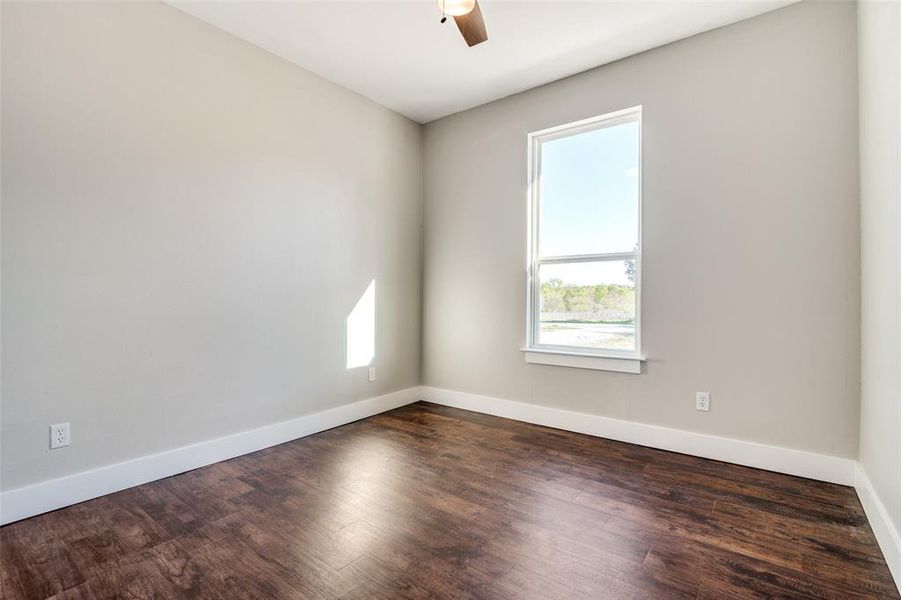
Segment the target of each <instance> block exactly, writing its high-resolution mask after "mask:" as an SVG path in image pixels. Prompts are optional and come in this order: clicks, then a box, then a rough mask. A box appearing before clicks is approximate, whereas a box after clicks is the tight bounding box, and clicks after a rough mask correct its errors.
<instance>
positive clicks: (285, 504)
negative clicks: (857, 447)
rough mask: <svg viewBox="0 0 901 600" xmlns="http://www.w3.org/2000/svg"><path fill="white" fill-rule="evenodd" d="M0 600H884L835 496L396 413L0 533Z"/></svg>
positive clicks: (625, 448) (430, 413) (849, 508)
mask: <svg viewBox="0 0 901 600" xmlns="http://www.w3.org/2000/svg"><path fill="white" fill-rule="evenodd" d="M0 549H2V550H0V552H2V568H0V573H2V580H0V583H2V597H3V598H10V599H11V598H46V597H53V598H59V599H62V598H109V597H126V598H150V597H155V598H156V597H158V598H253V599H260V598H359V599H380V598H385V599H389V598H390V599H394V598H515V599H524V598H540V599H550V598H616V599H621V598H717V599H720V598H751V597H755V598H856V597H868V598H898V594H897V591H896V588H895V586H894V584H893V582H892V580H891V576H890V575H889V572H888V569H887V567H886V565H885V562H884V560H883V558H882V555H881V554H880V552H879V548H878V546H877V545H876V541H875V539H874V538H873V533H872V531H871V530H870V527H869V525H868V524H867V521H866V518H865V517H864V513H863V510H862V509H861V506H860V503H859V502H858V500H857V497H856V495H855V493H854V490H853V489H851V488H847V487H841V486H837V485H830V484H826V483H820V482H816V481H810V480H805V479H799V478H795V477H789V476H785V475H778V474H774V473H769V472H766V471H758V470H754V469H749V468H744V467H738V466H734V465H728V464H724V463H718V462H714V461H709V460H704V459H699V458H693V457H689V456H684V455H680V454H674V453H670V452H662V451H658V450H651V449H648V448H642V447H640V446H634V445H630V444H624V443H619V442H612V441H607V440H603V439H598V438H592V437H588V436H583V435H578V434H573V433H567V432H563V431H558V430H554V429H547V428H543V427H538V426H533V425H528V424H524V423H518V422H515V421H508V420H505V419H499V418H495V417H489V416H485V415H480V414H477V413H471V412H466V411H461V410H455V409H451V408H445V407H441V406H436V405H431V404H426V403H418V404H414V405H411V406H407V407H404V408H401V409H398V410H395V411H392V412H390V413H385V414H382V415H378V416H376V417H372V418H370V419H366V420H364V421H359V422H357V423H353V424H350V425H346V426H344V427H339V428H337V429H333V430H330V431H326V432H323V433H320V434H317V435H313V436H310V437H307V438H303V439H300V440H297V441H294V442H291V443H288V444H284V445H281V446H277V447H274V448H270V449H267V450H263V451H261V452H257V453H254V454H251V455H247V456H244V457H241V458H237V459H234V460H230V461H227V462H223V463H219V464H215V465H212V466H209V467H206V468H203V469H198V470H196V471H191V472H189V473H184V474H182V475H178V476H176V477H170V478H168V479H163V480H161V481H157V482H154V483H150V484H147V485H143V486H140V487H137V488H133V489H130V490H126V491H123V492H119V493H117V494H113V495H110V496H106V497H103V498H98V499H96V500H92V501H90V502H85V503H83V504H79V505H76V506H72V507H69V508H67V509H63V510H59V511H56V512H53V513H49V514H45V515H41V516H38V517H34V518H32V519H28V520H25V521H21V522H18V523H14V524H11V525H8V526H6V527H4V528H2V529H0Z"/></svg>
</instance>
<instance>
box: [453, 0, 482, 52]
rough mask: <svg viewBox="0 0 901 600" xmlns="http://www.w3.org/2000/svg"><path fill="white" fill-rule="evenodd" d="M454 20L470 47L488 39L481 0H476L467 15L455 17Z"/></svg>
mask: <svg viewBox="0 0 901 600" xmlns="http://www.w3.org/2000/svg"><path fill="white" fill-rule="evenodd" d="M454 21H455V22H456V23H457V28H458V29H459V30H460V33H461V34H463V39H464V40H466V44H467V45H468V46H469V47H470V48H472V47H473V46H475V45H476V44H481V43H482V42H484V41H486V40H488V30H487V29H485V19H483V18H482V9H481V8H480V7H479V0H476V5H475V7H473V9H472V10H471V11H469V12H468V13H466V14H465V15H461V16H459V17H454Z"/></svg>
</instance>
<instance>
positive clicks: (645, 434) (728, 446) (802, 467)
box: [422, 386, 857, 485]
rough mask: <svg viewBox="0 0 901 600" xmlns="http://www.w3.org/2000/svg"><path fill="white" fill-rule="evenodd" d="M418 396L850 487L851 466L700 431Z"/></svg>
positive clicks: (439, 393) (449, 396)
mask: <svg viewBox="0 0 901 600" xmlns="http://www.w3.org/2000/svg"><path fill="white" fill-rule="evenodd" d="M422 398H423V400H427V401H429V402H434V403H435V404H443V405H445V406H453V407H456V408H462V409H465V410H472V411H475V412H480V413H486V414H489V415H495V416H498V417H506V418H508V419H515V420H517V421H525V422H526V423H534V424H536V425H545V426H547V427H554V428H556V429H564V430H566V431H575V432H577V433H585V434H588V435H594V436H597V437H602V438H607V439H611V440H618V441H621V442H629V443H632V444H638V445H641V446H648V447H650V448H658V449H660V450H670V451H673V452H680V453H682V454H690V455H692V456H701V457H703V458H712V459H714V460H720V461H723V462H728V463H734V464H738V465H745V466H748V467H755V468H758V469H766V470H767V471H775V472H777V473H787V474H789V475H797V476H799V477H807V478H809V479H817V480H820V481H828V482H830V483H838V484H841V485H854V472H855V466H856V465H857V462H856V461H854V460H851V459H847V458H839V457H836V456H827V455H825V454H815V453H813V452H805V451H803V450H793V449H790V448H781V447H778V446H767V445H765V444H757V443H755V442H745V441H741V440H734V439H731V438H723V437H717V436H714V435H707V434H704V433H693V432H690V431H682V430H680V429H670V428H668V427H660V426H657V425H647V424H644V423H636V422H633V421H623V420H620V419H612V418H610V417H601V416H597V415H589V414H586V413H578V412H573V411H568V410H561V409H558V408H548V407H546V406H538V405H535V404H527V403H525V402H516V401H513V400H502V399H500V398H491V397H489V396H479V395H476V394H469V393H466V392H457V391H454V390H446V389H440V388H433V387H427V386H426V387H423V388H422Z"/></svg>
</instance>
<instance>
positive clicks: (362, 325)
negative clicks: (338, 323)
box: [345, 279, 375, 369]
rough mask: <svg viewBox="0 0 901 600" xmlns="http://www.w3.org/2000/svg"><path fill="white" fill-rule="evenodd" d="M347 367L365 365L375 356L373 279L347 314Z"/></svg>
mask: <svg viewBox="0 0 901 600" xmlns="http://www.w3.org/2000/svg"><path fill="white" fill-rule="evenodd" d="M345 335H346V339H345V345H346V348H347V368H348V369H353V368H355V367H366V366H368V365H369V364H370V363H371V362H372V359H373V358H375V279H373V280H372V281H370V282H369V287H367V288H366V291H365V292H363V295H362V296H360V299H359V300H357V304H356V306H354V309H353V310H352V311H350V314H349V315H348V316H347V323H346V327H345Z"/></svg>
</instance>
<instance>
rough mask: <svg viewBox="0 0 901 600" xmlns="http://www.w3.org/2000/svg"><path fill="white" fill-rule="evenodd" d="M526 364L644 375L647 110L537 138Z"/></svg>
mask: <svg viewBox="0 0 901 600" xmlns="http://www.w3.org/2000/svg"><path fill="white" fill-rule="evenodd" d="M529 169H530V170H529V206H530V219H529V221H530V223H529V238H530V244H529V277H528V279H529V307H528V315H529V323H528V334H527V337H528V347H527V348H526V349H525V350H526V360H528V361H529V362H539V363H543V364H554V365H561V366H572V367H581V368H595V369H605V370H615V371H625V372H632V373H638V372H640V367H641V365H640V362H639V361H640V360H641V319H640V300H639V298H640V289H641V107H637V108H630V109H628V110H624V111H620V112H616V113H611V114H608V115H603V116H600V117H596V118H593V119H587V120H585V121H579V122H577V123H572V124H569V125H563V126H561V127H554V128H552V129H546V130H543V131H538V132H535V133H532V134H530V135H529Z"/></svg>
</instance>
